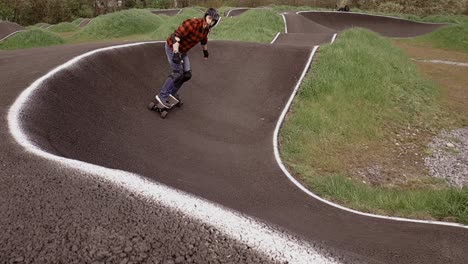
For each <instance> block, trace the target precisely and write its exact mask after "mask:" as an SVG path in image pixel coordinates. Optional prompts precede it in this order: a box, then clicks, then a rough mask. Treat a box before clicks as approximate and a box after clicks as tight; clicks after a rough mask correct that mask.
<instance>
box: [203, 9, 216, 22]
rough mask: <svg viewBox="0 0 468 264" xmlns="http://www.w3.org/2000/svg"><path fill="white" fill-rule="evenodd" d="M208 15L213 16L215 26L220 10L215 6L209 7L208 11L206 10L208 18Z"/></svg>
mask: <svg viewBox="0 0 468 264" xmlns="http://www.w3.org/2000/svg"><path fill="white" fill-rule="evenodd" d="M206 16H210V17H212V18H213V20H214V24H213V25H212V26H214V25H216V23H218V20H219V14H218V11H216V9H214V8H212V7H210V8H208V9H207V10H206V12H205V16H204V17H205V18H206Z"/></svg>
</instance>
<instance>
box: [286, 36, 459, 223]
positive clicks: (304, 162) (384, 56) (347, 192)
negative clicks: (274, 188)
mask: <svg viewBox="0 0 468 264" xmlns="http://www.w3.org/2000/svg"><path fill="white" fill-rule="evenodd" d="M319 54H320V56H319V57H318V59H317V61H316V62H315V64H314V68H313V73H312V74H309V75H308V76H307V77H306V79H305V80H304V82H303V84H302V87H301V89H300V91H299V94H298V96H297V97H296V99H295V102H294V106H293V108H292V113H291V114H290V115H289V117H288V119H287V120H286V122H285V124H284V126H283V128H282V130H281V132H280V142H281V155H282V158H283V160H284V161H285V162H286V164H287V165H288V166H289V168H291V169H292V171H294V172H295V173H296V174H298V175H299V176H300V177H301V178H302V179H303V180H304V181H305V182H306V183H307V184H308V185H309V186H310V187H311V189H312V190H314V191H315V192H317V193H318V194H319V195H321V196H324V197H328V198H330V197H333V198H332V199H333V200H335V201H338V202H340V203H343V204H345V205H347V206H351V207H353V208H356V209H358V210H364V211H369V212H376V213H384V214H391V215H400V216H410V217H411V216H415V214H417V215H421V216H423V217H432V218H435V219H445V218H450V217H453V218H455V219H456V220H457V221H459V222H463V223H468V212H467V211H468V200H467V199H468V189H464V190H453V189H449V188H448V187H444V188H443V189H427V190H423V189H416V190H403V189H396V188H394V189H392V188H379V187H372V186H368V185H365V184H360V183H359V182H357V181H355V180H353V181H351V180H347V178H346V177H345V176H340V175H347V171H346V169H345V168H346V164H344V163H345V160H346V159H347V158H349V157H350V156H351V157H352V156H353V155H359V153H360V151H365V150H364V149H363V148H362V146H366V145H375V144H379V142H382V141H385V140H387V138H388V137H390V136H391V133H392V132H394V131H399V130H401V129H403V128H404V127H405V126H408V125H411V126H417V127H425V128H431V127H435V126H438V125H441V124H436V123H435V122H436V119H435V117H436V116H437V115H439V114H442V110H441V109H440V106H439V104H438V100H437V98H438V89H437V87H435V86H434V85H433V84H432V83H430V82H429V81H426V80H425V79H423V78H422V77H421V76H420V75H419V73H418V71H417V69H416V68H415V66H414V65H413V64H412V63H411V61H410V60H409V59H408V58H407V57H406V55H405V54H404V53H403V52H402V51H401V50H399V49H397V48H396V47H393V46H392V45H391V42H390V41H389V40H388V39H385V38H382V37H380V36H378V35H377V34H375V33H372V32H370V31H367V30H364V29H352V30H349V31H346V32H344V33H343V34H342V35H341V37H340V38H339V39H338V41H337V42H335V44H333V45H331V46H330V45H329V46H324V47H323V48H321V50H320V53H319ZM437 122H440V120H438V121H437ZM318 175H320V176H318ZM443 186H445V185H443Z"/></svg>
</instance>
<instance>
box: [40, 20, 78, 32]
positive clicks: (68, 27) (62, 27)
mask: <svg viewBox="0 0 468 264" xmlns="http://www.w3.org/2000/svg"><path fill="white" fill-rule="evenodd" d="M47 30H50V31H52V32H56V33H62V32H73V31H76V30H78V27H77V26H76V25H75V24H73V23H71V22H63V23H59V24H57V25H53V26H51V27H50V28H48V29H47Z"/></svg>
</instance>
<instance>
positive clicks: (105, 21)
mask: <svg viewBox="0 0 468 264" xmlns="http://www.w3.org/2000/svg"><path fill="white" fill-rule="evenodd" d="M163 23H164V18H163V17H162V16H156V15H154V14H152V13H151V12H149V11H148V10H137V9H132V10H125V11H120V12H116V13H112V14H107V15H103V16H99V17H96V18H95V19H93V22H92V23H90V24H89V25H88V26H86V27H84V28H83V29H82V30H81V31H79V32H78V33H77V34H76V35H75V36H74V38H73V39H72V41H78V40H99V39H112V38H119V37H123V36H129V35H134V34H142V33H149V32H151V31H153V30H155V29H156V28H158V27H159V26H160V25H162V24H163Z"/></svg>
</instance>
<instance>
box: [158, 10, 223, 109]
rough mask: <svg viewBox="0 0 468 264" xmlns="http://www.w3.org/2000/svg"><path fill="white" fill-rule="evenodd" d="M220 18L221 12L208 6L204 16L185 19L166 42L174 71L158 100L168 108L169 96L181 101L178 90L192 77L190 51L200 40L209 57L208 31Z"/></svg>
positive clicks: (168, 56)
mask: <svg viewBox="0 0 468 264" xmlns="http://www.w3.org/2000/svg"><path fill="white" fill-rule="evenodd" d="M218 20H219V14H218V12H217V11H216V9H214V8H208V10H206V12H205V15H204V17H203V18H191V19H187V20H185V21H184V22H183V23H182V25H180V26H179V28H177V29H176V30H175V31H174V33H172V34H171V35H170V36H169V37H168V38H167V41H166V43H165V49H166V55H167V60H168V62H169V65H170V66H171V68H172V73H171V75H169V77H168V78H167V80H166V82H165V83H164V85H163V86H162V88H161V91H160V92H159V94H157V95H156V96H155V98H156V100H157V101H158V102H159V103H160V104H161V105H163V106H165V107H166V108H170V107H171V104H170V103H169V101H168V98H169V97H170V96H172V97H173V98H172V99H174V98H175V99H177V101H180V98H179V95H178V94H177V91H179V89H180V87H181V86H182V84H183V83H184V82H186V81H188V80H190V78H192V71H191V68H190V60H189V57H188V51H189V50H190V49H191V48H192V47H194V46H195V45H197V44H198V43H199V42H200V44H201V46H202V50H203V56H204V57H205V59H208V55H209V53H208V46H207V44H208V33H209V32H210V29H211V28H212V27H214V26H215V25H216V23H217V22H218Z"/></svg>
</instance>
